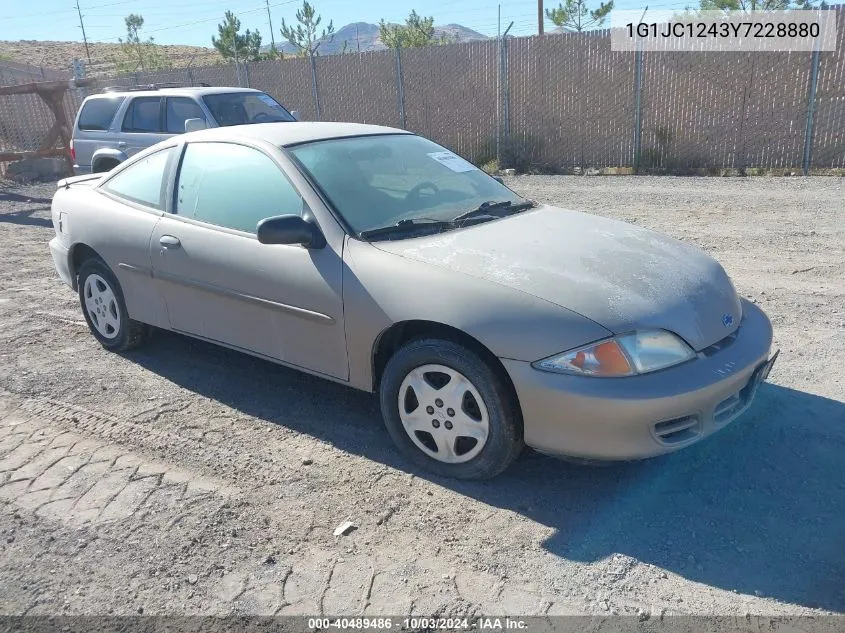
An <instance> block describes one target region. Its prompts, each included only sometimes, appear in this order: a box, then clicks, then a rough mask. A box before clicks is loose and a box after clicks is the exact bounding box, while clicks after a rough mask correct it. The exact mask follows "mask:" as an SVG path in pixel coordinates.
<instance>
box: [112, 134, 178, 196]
mask: <svg viewBox="0 0 845 633" xmlns="http://www.w3.org/2000/svg"><path fill="white" fill-rule="evenodd" d="M175 149H176V148H175V147H168V148H167V149H163V150H161V151H159V152H155V153H154V154H150V155H149V156H147V157H146V158H143V159H141V160H139V161H137V162H135V163H133V164H132V165H130V166H129V167H127V168H126V169H124V170H123V171H121V172H119V173H118V174H117V175H115V176H113V177H112V178H109V179H108V180H107V181H106V182H105V183H104V184H103V189H105V190H106V191H109V192H111V193H113V194H115V195H116V196H119V197H121V198H126V199H127V200H131V201H132V202H137V203H139V204H143V205H144V206H147V207H153V208H155V209H163V208H164V186H163V183H164V170H165V169H166V167H167V159H168V158H170V156H171V154H172V153H173V152H174V151H175Z"/></svg>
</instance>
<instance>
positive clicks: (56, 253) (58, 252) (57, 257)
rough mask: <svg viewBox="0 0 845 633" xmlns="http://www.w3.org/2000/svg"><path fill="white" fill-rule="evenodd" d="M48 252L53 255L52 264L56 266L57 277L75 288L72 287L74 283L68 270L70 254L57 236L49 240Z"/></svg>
mask: <svg viewBox="0 0 845 633" xmlns="http://www.w3.org/2000/svg"><path fill="white" fill-rule="evenodd" d="M50 254H51V255H52V256H53V264H54V265H55V266H56V272H58V273H59V277H61V278H62V281H63V282H65V283H66V284H67V285H68V286H70V287H71V288H73V289H74V290H76V288H75V287H74V286H75V285H76V284H75V283H74V279H73V275H72V274H71V272H70V254H69V252H68V249H67V248H66V247H65V246H64V244H62V243H61V242H60V241H59V238H58V236H56V237H54V238H53V239H52V240H50Z"/></svg>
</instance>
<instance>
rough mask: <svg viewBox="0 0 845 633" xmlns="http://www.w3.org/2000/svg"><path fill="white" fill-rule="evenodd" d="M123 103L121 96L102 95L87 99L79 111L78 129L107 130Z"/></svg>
mask: <svg viewBox="0 0 845 633" xmlns="http://www.w3.org/2000/svg"><path fill="white" fill-rule="evenodd" d="M121 103H123V97H103V98H102V99H89V100H88V101H86V102H85V104H84V105H83V106H82V112H80V113H79V129H80V130H108V129H109V127H110V126H111V122H112V119H114V115H115V113H117V109H118V108H119V107H120V104H121Z"/></svg>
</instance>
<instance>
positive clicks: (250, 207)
mask: <svg viewBox="0 0 845 633" xmlns="http://www.w3.org/2000/svg"><path fill="white" fill-rule="evenodd" d="M176 187H177V189H176V190H177V198H176V213H177V214H178V215H183V216H185V217H189V218H194V219H195V220H200V221H202V222H207V223H209V224H214V225H217V226H223V227H226V228H230V229H235V230H238V231H244V232H246V233H253V234H254V233H255V229H256V225H257V224H258V222H260V221H261V220H263V219H264V218H269V217H272V216H274V215H289V214H297V215H299V214H301V213H302V206H303V202H302V196H300V195H299V192H298V191H297V190H296V189H295V188H294V186H293V185H292V184H291V183H290V181H289V180H288V179H287V177H286V176H285V175H284V173H283V172H282V170H281V169H280V168H279V167H278V165H276V163H274V162H273V161H272V160H271V159H270V157H269V156H266V155H265V154H264V153H262V152H260V151H259V150H257V149H254V148H252V147H246V146H243V145H235V144H233V143H190V144H188V146H187V147H186V148H185V155H184V157H183V158H182V165H181V167H180V169H179V179H178V181H177V185H176Z"/></svg>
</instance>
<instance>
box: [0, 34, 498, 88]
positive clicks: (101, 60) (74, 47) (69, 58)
mask: <svg viewBox="0 0 845 633" xmlns="http://www.w3.org/2000/svg"><path fill="white" fill-rule="evenodd" d="M434 32H435V35H436V36H438V37H446V38H447V39H449V40H451V41H457V42H469V41H472V40H485V39H488V38H487V36H486V35H482V34H481V33H478V32H477V31H473V30H472V29H469V28H467V27H465V26H462V25H460V24H447V25H445V26H438V27H435V28H434ZM267 39H269V37H268V38H267ZM344 43H345V44H346V51H347V52H354V51H359V50H360V51H362V52H363V51H378V50H384V49H385V48H386V46H385V45H384V44H382V42H381V40H380V39H379V28H378V25H377V24H370V23H367V22H354V23H352V24H347V25H346V26H344V27H342V28H340V29H338V30H337V31H336V32H335V34H334V37H333V38H331V39H330V40H326V41H324V42H322V43H321V44H320V54H321V55H336V54H338V53H341V52H343V51H344ZM276 45H277V46H280V47H281V49H282V51H284V53H285V55H294V54H296V49H295V48H294V47H293V46H292V45H291V44H290V43H288V42H281V43H280V42H279V40H278V38H277V40H276ZM159 46H160V49H161V51H162V52H163V53H164V54H165V55H167V57H168V58H169V60H170V63H171V64H172V65H173V68H186V67H188V66H193V67H197V66H209V65H212V64H222V63H223V58H222V57H221V56H220V54H219V53H218V52H217V51H216V50H215V49H214V48H211V47H204V46H177V45H167V44H161V45H159ZM88 48H89V50H90V52H91V63H90V64H88V63H87V59H86V54H85V45H84V44H83V43H82V42H52V41H41V40H19V41H0V60H4V59H5V60H9V61H13V62H18V63H21V64H31V65H33V66H43V67H45V68H51V69H55V70H61V71H66V72H68V73H70V72H71V68H72V63H73V60H74V59H80V60H83V61H85V62H86V65H87V74H88V76H89V77H103V76H107V75H114V74H116V72H117V60H119V59H120V44H114V43H104V42H91V43H89V44H88ZM269 48H270V46H269V43H268V44H267V45H266V46H264V49H265V50H267V49H269ZM139 70H140V69H139Z"/></svg>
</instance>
